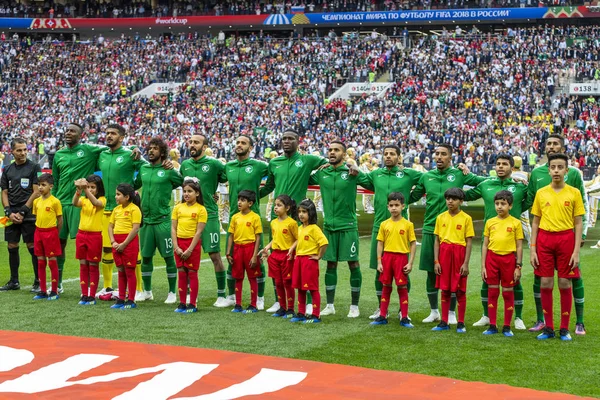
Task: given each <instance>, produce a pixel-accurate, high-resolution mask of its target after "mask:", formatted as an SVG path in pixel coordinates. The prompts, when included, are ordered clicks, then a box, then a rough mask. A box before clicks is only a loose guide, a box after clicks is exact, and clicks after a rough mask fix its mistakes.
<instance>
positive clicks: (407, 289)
mask: <svg viewBox="0 0 600 400" xmlns="http://www.w3.org/2000/svg"><path fill="white" fill-rule="evenodd" d="M407 278H408V279H407V282H406V291H407V292H408V293H410V287H411V286H412V284H411V283H410V275H408V276H407Z"/></svg>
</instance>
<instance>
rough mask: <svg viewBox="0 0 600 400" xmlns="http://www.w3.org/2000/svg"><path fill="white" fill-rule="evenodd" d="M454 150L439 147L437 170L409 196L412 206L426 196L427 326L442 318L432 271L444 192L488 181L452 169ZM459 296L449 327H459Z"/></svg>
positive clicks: (423, 246)
mask: <svg viewBox="0 0 600 400" xmlns="http://www.w3.org/2000/svg"><path fill="white" fill-rule="evenodd" d="M453 152H454V149H453V148H452V146H451V145H449V144H445V143H444V144H440V145H438V146H437V147H436V149H435V154H434V158H435V162H436V167H437V168H436V169H434V170H431V171H428V172H426V173H424V174H423V175H422V176H421V179H419V182H418V183H417V185H416V186H415V188H414V189H413V191H412V192H411V195H410V201H409V203H414V202H415V201H417V200H419V199H420V198H421V197H423V195H425V194H426V195H427V197H426V203H425V220H424V221H423V239H422V243H421V259H420V261H419V269H420V270H422V271H427V282H426V290H427V298H428V299H429V306H430V307H431V313H430V314H429V316H428V317H427V318H425V319H424V320H423V322H424V323H427V322H434V321H438V320H439V319H440V313H439V311H438V289H436V287H435V277H436V275H435V272H434V271H433V264H434V259H433V258H434V257H433V244H434V239H435V235H434V234H433V231H434V229H435V220H436V218H437V216H438V215H440V214H441V213H443V212H444V211H446V199H445V198H444V193H445V192H446V190H448V189H450V188H460V189H462V187H463V186H465V185H469V186H477V185H478V184H479V183H481V182H482V181H484V180H485V179H486V178H484V177H480V176H477V175H474V174H472V173H469V174H467V175H464V174H463V173H462V172H461V171H460V170H459V169H458V168H454V167H452V165H451V164H452V153H453ZM455 309H456V297H455V296H452V302H451V305H450V310H451V311H450V314H449V318H448V319H449V321H448V323H450V324H456V313H455V311H454V310H455Z"/></svg>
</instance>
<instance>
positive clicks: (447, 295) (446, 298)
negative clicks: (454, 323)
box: [442, 290, 452, 323]
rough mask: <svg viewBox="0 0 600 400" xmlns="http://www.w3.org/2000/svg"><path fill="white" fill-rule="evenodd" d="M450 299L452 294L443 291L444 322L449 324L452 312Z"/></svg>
mask: <svg viewBox="0 0 600 400" xmlns="http://www.w3.org/2000/svg"><path fill="white" fill-rule="evenodd" d="M450 298H452V293H450V291H449V290H442V321H443V322H445V323H448V312H450Z"/></svg>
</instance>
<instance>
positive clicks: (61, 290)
mask: <svg viewBox="0 0 600 400" xmlns="http://www.w3.org/2000/svg"><path fill="white" fill-rule="evenodd" d="M64 292H65V288H63V285H60V286H59V287H58V294H62V293H64Z"/></svg>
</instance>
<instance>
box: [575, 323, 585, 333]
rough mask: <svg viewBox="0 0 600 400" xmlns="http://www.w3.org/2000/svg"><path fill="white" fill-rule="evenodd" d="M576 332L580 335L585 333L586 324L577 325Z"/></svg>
mask: <svg viewBox="0 0 600 400" xmlns="http://www.w3.org/2000/svg"><path fill="white" fill-rule="evenodd" d="M575 334H576V335H580V336H583V335H585V326H584V325H583V324H582V323H581V324H576V325H575Z"/></svg>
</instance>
